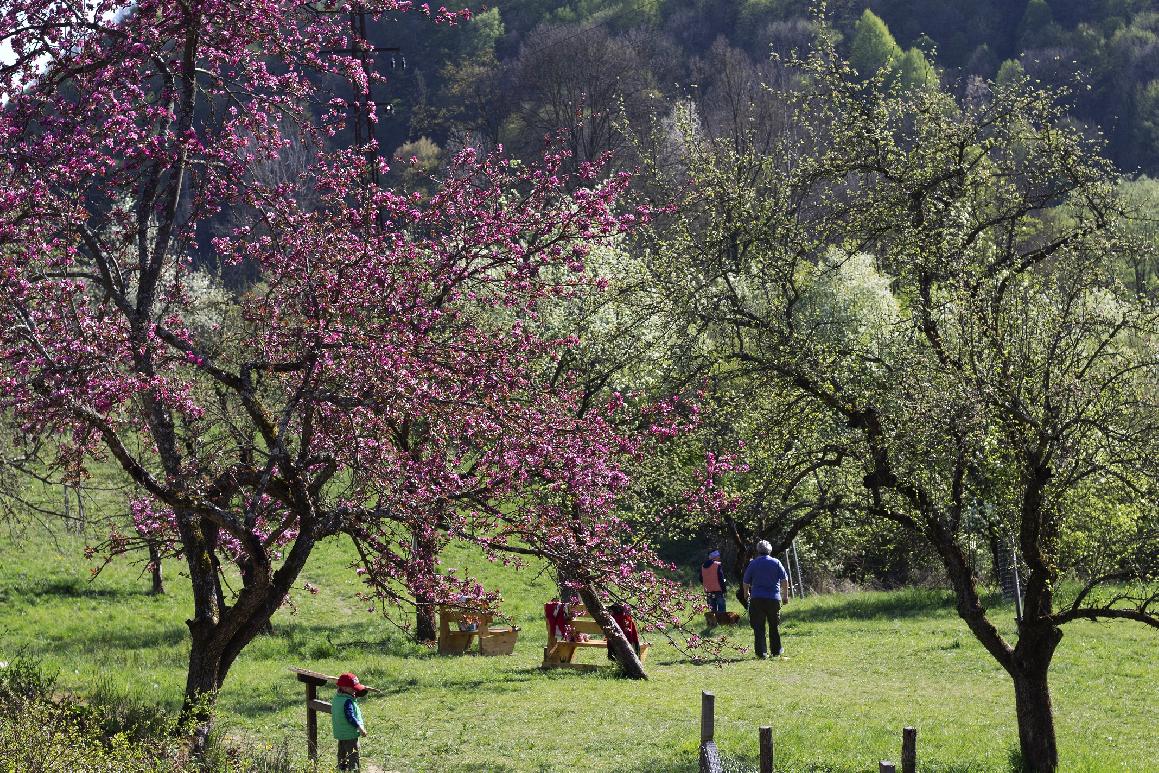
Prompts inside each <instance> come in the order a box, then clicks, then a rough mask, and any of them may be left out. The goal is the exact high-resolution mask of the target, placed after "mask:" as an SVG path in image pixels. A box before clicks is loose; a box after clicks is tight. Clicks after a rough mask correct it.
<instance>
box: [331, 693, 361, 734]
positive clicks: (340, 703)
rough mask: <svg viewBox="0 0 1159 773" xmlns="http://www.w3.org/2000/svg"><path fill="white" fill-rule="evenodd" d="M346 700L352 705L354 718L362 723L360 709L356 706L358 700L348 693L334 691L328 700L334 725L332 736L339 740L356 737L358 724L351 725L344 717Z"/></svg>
mask: <svg viewBox="0 0 1159 773" xmlns="http://www.w3.org/2000/svg"><path fill="white" fill-rule="evenodd" d="M346 701H350V703H352V704H353V705H354V718H355V719H357V720H358V724H359V725H360V724H362V709H360V708H358V701H356V700H354V696H353V695H350V694H349V693H344V692H340V693H335V695H334V700H332V701H330V720H331V723H332V724H333V725H334V737H335V738H337V739H338V740H339V741H353V740H354V739H355V738H357V737H358V725H352V724H350V722H349V721H348V720H347V719H346Z"/></svg>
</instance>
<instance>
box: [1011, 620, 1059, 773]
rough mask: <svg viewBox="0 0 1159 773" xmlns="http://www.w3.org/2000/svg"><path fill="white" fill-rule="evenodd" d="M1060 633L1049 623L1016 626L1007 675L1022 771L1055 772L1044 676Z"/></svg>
mask: <svg viewBox="0 0 1159 773" xmlns="http://www.w3.org/2000/svg"><path fill="white" fill-rule="evenodd" d="M1061 640H1062V631H1060V630H1059V629H1058V627H1057V626H1054V625H1051V624H1049V623H1036V622H1033V621H1030V622H1026V621H1024V622H1023V623H1022V624H1021V625H1019V626H1018V645H1017V646H1016V647H1015V648H1014V662H1013V663H1012V668H1011V669H1010V676H1011V677H1012V678H1013V679H1014V707H1015V710H1016V712H1017V714H1018V745H1019V749H1020V750H1021V753H1022V766H1023V769H1024V770H1026V771H1029V772H1030V773H1054V771H1056V770H1058V746H1057V743H1056V741H1055V735H1054V714H1053V712H1052V709H1051V700H1050V686H1049V684H1048V682H1047V674H1048V672H1049V671H1050V662H1051V660H1052V659H1053V658H1054V651H1055V649H1056V648H1057V647H1058V643H1059V642H1060V641H1061Z"/></svg>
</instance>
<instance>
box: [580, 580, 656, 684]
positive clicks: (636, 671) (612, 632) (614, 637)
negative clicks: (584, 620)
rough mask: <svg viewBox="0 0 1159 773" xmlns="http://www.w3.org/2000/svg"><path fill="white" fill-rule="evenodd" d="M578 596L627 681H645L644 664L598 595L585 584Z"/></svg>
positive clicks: (646, 676)
mask: <svg viewBox="0 0 1159 773" xmlns="http://www.w3.org/2000/svg"><path fill="white" fill-rule="evenodd" d="M579 594H580V600H582V601H583V603H584V607H586V608H587V610H588V614H589V615H591V616H592V619H593V620H595V621H596V622H597V623H598V624H599V626H600V628H602V629H603V631H604V637H605V638H607V640H608V652H609V653H611V654H612V655H614V656H615V658H616V663H618V664H619V666H620V671H621V672H623V674H624V676H626V677H628V678H629V679H647V678H648V675H647V674H646V673H644V664H643V663H641V662H640V658H639V656H638V655H636V650H635V649H634V648H633V647H632V645H631V644H630V643H629V642H628V639H627V637H625V636H624V633H623V631H621V630H620V626H619V625H618V624H617V623H616V621H615V619H614V618H613V617H612V615H611V613H610V612H608V610H607V607H605V606H604V603H603V602H602V601H600V597H599V594H597V593H596V592H595V591H594V590H593V589H592V587H591V586H590V585H587V584H584V585H581V586H580V589H579Z"/></svg>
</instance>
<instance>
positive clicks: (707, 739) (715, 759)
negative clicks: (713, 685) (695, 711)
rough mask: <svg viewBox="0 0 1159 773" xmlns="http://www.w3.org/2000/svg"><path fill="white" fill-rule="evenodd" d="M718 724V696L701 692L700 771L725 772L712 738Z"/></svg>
mask: <svg viewBox="0 0 1159 773" xmlns="http://www.w3.org/2000/svg"><path fill="white" fill-rule="evenodd" d="M715 725H716V696H715V695H713V694H712V693H710V692H702V693H700V773H723V771H724V765H723V764H722V763H721V761H720V752H719V751H718V750H717V748H716V742H714V741H713V740H712V736H713V734H714V731H715Z"/></svg>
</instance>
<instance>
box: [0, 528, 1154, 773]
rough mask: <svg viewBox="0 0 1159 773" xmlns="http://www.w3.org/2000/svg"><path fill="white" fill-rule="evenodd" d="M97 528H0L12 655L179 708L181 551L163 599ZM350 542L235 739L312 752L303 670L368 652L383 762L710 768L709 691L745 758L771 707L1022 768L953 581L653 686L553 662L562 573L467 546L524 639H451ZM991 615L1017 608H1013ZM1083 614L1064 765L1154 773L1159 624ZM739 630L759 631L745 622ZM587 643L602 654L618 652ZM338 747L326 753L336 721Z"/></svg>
mask: <svg viewBox="0 0 1159 773" xmlns="http://www.w3.org/2000/svg"><path fill="white" fill-rule="evenodd" d="M81 547H82V543H81V541H80V540H78V539H74V538H62V539H59V540H58V541H56V542H55V543H52V542H46V541H45V540H44V539H41V538H39V535H37V539H36V540H35V541H28V540H25V541H14V540H13V538H11V537H2V538H0V661H11V660H12V659H14V658H16V657H19V656H25V657H32V658H38V659H40V660H42V662H43V664H44V666H45V667H46V668H47V669H48V670H49V671H50V672H55V673H57V674H58V677H57V684H58V686H59V687H60V688H61V689H65V690H70V691H73V692H75V693H76V694H78V695H80V696H84V695H88V694H93V693H95V692H98V691H100V692H104V693H105V694H120V695H124V696H127V697H128V698H132V699H133V700H135V701H144V702H147V703H156V704H158V705H160V706H162V707H164V708H165V709H167V710H175V709H176V708H177V706H178V704H179V700H180V695H181V689H182V685H183V682H184V667H185V658H186V652H187V643H186V639H187V633H186V628H185V623H184V620H185V617H186V615H187V613H188V603H187V598H188V597H187V592H186V590H185V584H184V578H183V577H181V576H179V574H178V572H179V571H180V567H179V565H178V564H176V563H173V562H170V563H168V564H167V566H166V568H167V573H168V587H169V591H170V592H169V594H168V595H166V596H164V597H151V596H149V595H147V593H146V591H147V589H148V577H147V576H143V575H142V574H141V567H140V566H134V565H132V564H130V563H126V562H122V563H119V564H115V565H113V566H112V567H110V568H109V569H107V570H106V571H105V572H104V573H102V574H101V575H100V576H99V577H98V578H96V579H95V580H93V581H90V579H89V575H90V572H89V569H90V564H89V563H88V562H86V561H85V560H84V558H83V556H82V554H81ZM348 547H349V546H348V545H347V544H345V543H341V542H339V541H331V542H328V543H326V544H324V545H322V546H321V547H320V548H319V549H318V551H317V552H316V554H315V555H314V557H313V558H312V559H311V563H310V565H309V566H308V567H307V571H306V573H305V576H304V577H303V580H304V581H309V582H311V583H314V584H315V585H318V586H319V587H320V588H321V590H320V592H319V593H318V594H317V595H310V594H309V593H306V592H305V591H302V592H301V593H298V594H297V595H296V596H295V597H294V599H293V601H294V604H295V606H296V608H297V609H296V612H293V613H291V611H290V610H289V609H286V610H283V612H281V613H280V614H279V616H278V617H277V618H275V633H274V635H272V636H266V637H263V638H261V639H259V640H257V641H255V642H254V643H253V644H252V645H251V646H250V647H249V648H248V649H247V650H246V651H245V652H244V653H243V655H242V657H241V659H240V661H239V662H238V663H237V665H236V666H235V667H234V668H233V670H232V671H231V673H230V675H229V678H228V681H227V684H226V687H225V689H224V692H223V694H222V696H221V702H220V713H219V717H220V726H221V728H222V729H223V730H224V732H225V733H226V734H227V736H228V738H229V740H230V743H232V744H235V745H237V746H239V747H241V748H246V747H256V746H260V745H263V744H264V745H271V744H272V745H275V746H276V745H278V744H281V743H283V742H284V743H286V744H288V746H289V748H290V750H291V752H292V754H293V756H294V758H295V760H296V761H298V762H300V763H302V764H303V765H304V763H305V740H304V738H305V736H304V709H303V708H302V699H303V696H304V690H303V689H302V686H301V685H300V684H299V683H298V682H296V681H295V680H294V678H293V676H292V675H291V674H290V673H289V672H288V670H287V669H288V668H289V667H290V666H301V667H308V668H312V669H316V670H319V671H324V672H330V673H337V672H340V671H342V670H354V671H356V672H357V673H358V674H359V675H360V677H362V679H363V681H364V682H366V683H367V684H370V685H373V686H376V687H378V688H380V689H381V692H379V693H377V694H376V695H374V696H373V697H371V698H369V699H367V700H366V701H365V702H364V706H363V708H364V713H365V714H366V716H367V718H368V722H369V729H370V731H371V734H370V737H369V739H367V740H366V741H365V743H364V747H363V748H364V753H363V760H364V761H367V762H371V763H373V764H374V765H375V766H376V768H379V769H382V770H399V771H409V770H423V771H570V770H582V771H640V772H646V771H654V772H656V773H659V772H660V771H689V770H695V768H696V750H697V743H698V738H699V735H698V733H699V724H698V723H699V706H700V697H699V696H700V691H701V690H711V691H713V692H714V693H715V694H716V696H717V699H716V700H717V741H718V745H719V747H720V749H721V751H722V753H723V754H724V755H725V756H726V757H727V758H729V760H730V763H731V769H732V770H735V771H745V770H751V769H755V764H756V753H757V727H758V726H759V725H763V724H771V725H772V726H773V728H774V736H775V743H776V757H777V767H778V770H787V771H805V770H813V771H869V770H876V769H877V768H876V763H877V760H880V759H885V758H892V759H896V758H897V755H898V748H899V745H900V733H901V728H902V727H903V726H904V725H908V724H912V725H914V726H916V727H917V728H918V732H919V738H918V752H919V763H920V767H921V769H922V770H926V771H934V770H941V771H951V770H952V771H1000V770H1009V769H1010V755H1011V752H1012V750H1013V749H1015V748H1016V745H1017V731H1016V727H1015V724H1014V709H1013V694H1012V688H1011V685H1010V681H1009V679H1008V678H1007V677H1006V675H1005V674H1004V673H1003V672H1002V671H1001V670H1000V669H999V668H998V666H997V665H996V664H995V663H994V662H993V661H992V660H991V659H990V658H989V657H988V656H987V655H986V654H985V653H984V652H983V651H982V649H981V647H980V646H979V645H978V644H977V643H976V642H975V641H974V640H973V639H972V637H971V636H970V634H969V633H968V631H967V630H966V628H965V626H964V624H963V623H962V622H961V621H959V620H958V618H957V617H956V616H955V614H954V612H953V610H952V608H951V606H950V599H949V596H948V594H943V593H935V592H924V591H921V592H919V591H907V592H895V593H859V594H845V595H833V596H825V597H816V598H810V599H807V600H804V601H801V602H798V603H793V604H791V605H790V606H789V607H788V609H787V611H786V614H785V616H784V620H783V625H782V631H783V633H784V635H785V646H786V651H787V654H788V655H790V658H789V659H786V660H778V661H768V662H759V661H754V660H752V659H750V658H745V657H741V656H739V655H738V656H737V657H736V658H735V659H734V660H732V661H731V662H726V663H724V664H721V665H696V664H693V663H691V662H689V661H687V660H686V659H685V658H684V657H683V656H682V655H681V654H680V653H679V652H677V651H676V650H675V649H673V648H672V647H670V646H668V645H667V644H664V643H660V644H659V646H657V647H656V648H655V649H654V650H653V654H652V656H651V657H650V658H649V663H648V665H649V675H650V677H651V678H650V680H649V681H648V682H645V683H638V682H629V681H625V680H621V679H617V678H615V677H614V675H613V672H612V669H610V668H604V669H601V671H600V672H599V673H595V674H579V673H572V672H561V671H556V672H543V671H540V670H539V668H538V664H539V662H540V660H541V658H542V646H543V643H544V641H545V638H546V632H545V630H544V625H543V623H542V612H541V609H542V608H541V604H542V603H543V601H544V600H545V599H546V598H548V597H549V595H550V592H551V590H550V588H551V586H550V582H549V580H548V579H547V578H546V577H544V576H541V575H537V574H536V573H534V572H531V571H527V570H524V571H523V572H519V573H515V572H514V571H513V570H510V569H504V568H502V567H496V566H492V565H489V564H487V563H486V562H485V561H483V560H481V559H474V560H473V561H471V560H468V559H467V558H466V554H458V555H455V554H452V557H451V558H449V559H448V560H447V562H446V563H447V564H449V565H452V566H459V567H461V568H464V569H467V570H470V571H471V572H473V573H476V574H479V575H481V576H482V577H483V578H484V579H485V580H486V581H487V582H489V583H490V584H491V585H493V586H495V587H498V588H501V589H502V590H503V592H504V594H505V596H506V597H507V603H506V605H505V609H506V610H507V611H508V612H509V613H510V614H512V615H513V616H514V617H515V618H516V619H517V622H518V623H519V624H520V625H521V626H522V628H523V631H522V634H521V636H522V638H521V639H520V641H519V644H518V646H517V648H516V651H515V655H513V656H511V657H500V658H481V657H473V656H467V657H439V656H436V655H434V654H432V653H431V652H429V651H428V650H427V649H425V648H423V647H421V646H419V645H415V644H411V643H409V642H407V641H406V639H405V637H404V636H402V635H401V634H400V633H399V632H397V631H396V630H394V629H392V628H391V627H390V626H388V625H386V624H385V623H384V622H383V621H382V620H381V618H379V617H376V616H375V615H372V614H368V612H367V609H366V605H365V604H363V603H362V602H360V601H359V600H358V599H357V597H356V595H355V594H356V593H357V591H358V590H359V588H360V586H359V583H358V581H357V578H356V577H355V576H354V574H353V573H352V572H351V571H350V570H349V569H348V567H347V565H348V563H349V558H350V556H349V552H348V550H347V548H348ZM996 616H997V617H998V618H1000V619H1001V620H1002V621H1004V622H1005V623H1006V624H1007V627H1011V624H1012V616H1013V615H1012V612H1011V610H1010V609H1008V608H998V609H997V611H996ZM1067 631H1068V632H1067V636H1066V638H1065V639H1064V640H1063V643H1062V645H1061V646H1060V648H1059V651H1058V655H1057V658H1056V660H1055V667H1054V669H1053V672H1052V675H1053V681H1052V686H1053V691H1054V698H1055V707H1056V713H1057V729H1058V735H1059V744H1060V749H1061V756H1062V760H1063V765H1062V768H1063V770H1066V771H1156V770H1159V740H1157V738H1159V660H1157V658H1156V651H1157V650H1156V644H1159V637H1157V635H1156V633H1155V632H1154V631H1152V630H1148V629H1145V628H1144V627H1143V626H1140V625H1136V624H1130V623H1119V624H1113V623H1109V624H1100V625H1095V624H1089V623H1080V624H1077V625H1074V626H1071V627H1069V628H1068V629H1067ZM736 634H737V636H738V638H739V639H740V640H742V641H746V642H747V641H748V629H747V627H742V628H738V629H736ZM652 639H653V640H654V641H655V640H656V637H652ZM749 643H750V644H751V642H749ZM580 657H581V659H584V660H586V661H588V662H600V660H601V659H602V657H603V654H602V652H600V651H588V652H585V653H582V654H581V655H580ZM327 697H328V696H327ZM322 727H323V729H324V730H325V729H326V725H325V724H323V725H322ZM322 753H323V755H324V757H323V759H324V760H325V761H329V759H331V755H332V754H333V741H332V740H331V739H329V738H326V737H324V740H323V745H322ZM324 769H328V768H324Z"/></svg>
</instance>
